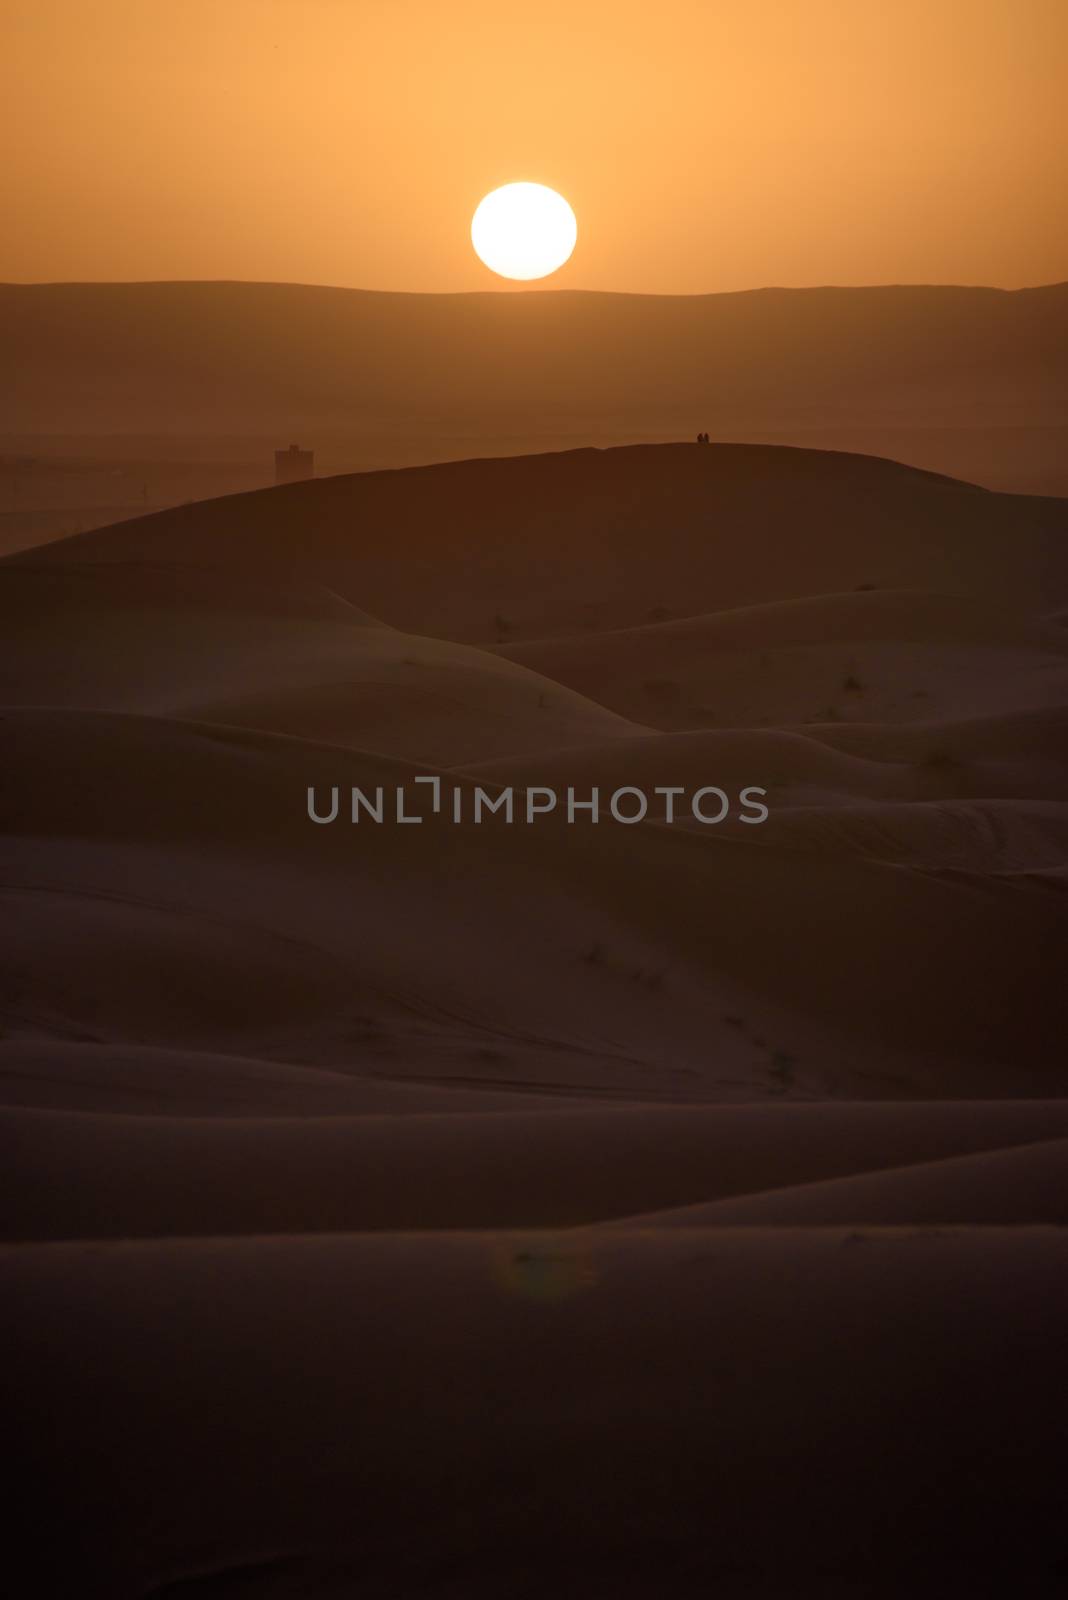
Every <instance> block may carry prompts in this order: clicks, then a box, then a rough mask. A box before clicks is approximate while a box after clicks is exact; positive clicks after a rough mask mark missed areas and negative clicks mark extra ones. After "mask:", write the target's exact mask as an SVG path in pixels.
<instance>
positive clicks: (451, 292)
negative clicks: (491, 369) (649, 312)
mask: <svg viewBox="0 0 1068 1600" xmlns="http://www.w3.org/2000/svg"><path fill="white" fill-rule="evenodd" d="M180 286H184V287H190V288H205V289H206V288H256V289H314V290H321V291H323V292H326V293H330V294H359V295H376V296H377V295H381V296H389V297H390V298H392V299H404V300H490V299H492V300H506V299H513V298H514V297H515V296H517V295H519V296H538V297H547V296H549V295H553V296H557V297H562V296H565V295H571V296H580V295H581V296H586V297H589V298H596V299H599V300H728V299H739V298H741V297H742V296H746V295H762V294H789V295H807V294H827V293H836V294H877V293H887V292H890V291H901V290H921V289H923V290H943V291H947V292H948V291H953V292H957V293H961V294H996V295H1017V294H1040V293H1043V292H1046V291H1049V290H1054V289H1065V290H1068V276H1065V277H1064V278H1055V279H1051V280H1049V281H1046V282H1042V283H1025V284H1016V285H1011V286H1010V285H1005V284H996V283H982V282H976V283H962V282H960V281H958V280H946V281H938V280H934V279H917V280H915V281H902V280H879V281H877V282H872V283H809V284H790V283H762V284H751V285H749V286H748V287H747V288H744V289H703V290H697V291H691V292H688V293H672V292H671V291H669V290H649V289H584V288H580V287H575V288H571V287H569V288H562V287H561V288H557V287H552V288H548V287H545V286H544V284H543V282H542V283H539V284H538V285H537V286H534V285H530V286H527V285H522V284H516V286H515V287H512V288H504V289H497V288H492V289H380V288H373V287H367V286H365V285H362V284H344V283H318V282H315V281H312V280H304V279H300V278H229V277H227V278H211V277H205V278H199V277H198V278H193V277H179V278H0V289H120V288H121V289H150V288H177V287H180Z"/></svg>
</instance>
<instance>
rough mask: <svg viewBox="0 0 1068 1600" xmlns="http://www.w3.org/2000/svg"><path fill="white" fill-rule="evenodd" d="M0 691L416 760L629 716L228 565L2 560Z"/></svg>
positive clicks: (591, 731)
mask: <svg viewBox="0 0 1068 1600" xmlns="http://www.w3.org/2000/svg"><path fill="white" fill-rule="evenodd" d="M0 613H2V615H3V618H4V627H5V639H4V644H3V648H2V650H0V698H2V699H5V700H7V701H9V702H14V703H18V700H19V699H20V698H21V697H22V695H23V693H24V690H23V687H22V686H23V685H25V684H27V683H32V685H33V689H32V694H31V700H32V702H33V703H36V704H42V705H53V706H77V707H82V708H85V709H88V710H109V711H119V710H127V711H134V712H143V713H149V714H153V715H156V716H163V717H186V718H190V719H193V720H196V721H210V722H220V723H227V724H230V725H233V726H237V727H249V728H263V729H267V730H269V731H272V732H279V733H295V734H298V735H300V736H302V737H305V738H315V739H324V740H329V741H331V742H336V743H345V744H355V745H357V746H359V747H360V748H364V749H371V750H377V751H382V752H384V753H388V754H391V755H400V756H403V757H407V758H409V759H411V760H414V761H424V762H431V763H434V764H437V765H445V766H447V765H450V764H452V763H453V762H455V761H458V760H462V759H464V758H465V757H467V758H469V759H478V758H479V757H483V756H486V755H488V754H499V755H506V754H516V753H519V752H521V751H530V750H540V749H552V748H556V747H558V746H560V745H567V744H574V743H584V742H587V741H589V740H591V739H598V738H602V739H603V738H612V737H618V736H620V735H622V734H626V733H630V732H632V731H633V729H632V728H631V726H630V724H629V723H627V722H626V721H625V720H624V719H622V718H620V717H618V716H616V715H615V713H613V712H611V711H608V710H606V709H604V708H603V707H601V706H598V705H594V704H592V703H591V702H590V701H588V700H587V699H585V698H584V697H583V696H581V695H578V694H575V693H574V691H573V690H570V689H567V688H565V687H563V686H562V685H560V684H557V683H554V682H551V681H550V680H548V679H546V678H544V677H542V676H540V675H538V674H536V673H533V672H531V671H529V670H528V669H527V668H525V667H522V666H517V665H515V664H513V663H511V662H507V661H502V660H501V659H499V658H498V657H497V656H495V655H492V654H490V653H488V652H486V651H480V650H473V649H471V648H469V647H465V646H463V645H458V644H452V643H449V642H447V641H442V640H436V639H427V638H423V637H417V636H415V635H412V634H405V633H400V632H398V631H397V630H395V629H393V628H388V627H384V626H381V625H378V624H377V623H376V621H375V619H374V618H372V617H370V616H368V615H367V614H366V613H363V612H360V611H358V610H356V609H355V608H354V607H349V606H348V605H347V603H346V602H344V601H342V600H340V599H339V598H338V597H336V596H334V595H332V594H330V593H329V592H328V591H326V590H322V589H316V588H314V587H312V586H304V587H302V586H300V585H299V584H298V585H297V586H295V587H294V588H293V589H292V590H291V589H290V588H289V587H288V586H286V585H284V584H282V583H281V582H277V581H276V582H275V583H273V584H272V583H270V582H268V581H267V580H264V579H260V580H259V581H257V582H253V583H252V584H250V585H247V586H246V584H245V580H244V576H243V575H242V574H240V573H238V572H236V571H233V570H230V571H228V572H227V573H225V574H224V575H222V577H221V579H220V581H219V583H218V585H217V586H216V583H215V575H213V574H212V573H210V572H205V571H195V570H193V569H188V568H185V569H172V568H144V567H137V566H133V567H129V566H127V565H125V564H123V565H121V566H108V567H97V568H93V567H88V568H85V567H78V568H76V569H74V570H73V571H70V572H68V571H67V569H66V568H65V567H56V568H53V569H51V570H49V569H42V568H16V567H3V566H0Z"/></svg>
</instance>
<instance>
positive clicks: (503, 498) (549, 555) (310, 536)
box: [8, 445, 1068, 642]
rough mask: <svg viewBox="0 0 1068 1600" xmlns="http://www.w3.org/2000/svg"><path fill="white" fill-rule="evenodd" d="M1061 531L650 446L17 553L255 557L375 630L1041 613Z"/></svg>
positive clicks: (723, 452)
mask: <svg viewBox="0 0 1068 1600" xmlns="http://www.w3.org/2000/svg"><path fill="white" fill-rule="evenodd" d="M1066 530H1068V506H1066V504H1065V502H1063V501H1058V500H1042V499H1036V498H1027V497H1021V496H1012V495H999V494H992V493H988V492H986V491H984V490H980V489H976V488H975V487H973V486H972V485H970V484H964V483H960V482H957V481H955V480H953V479H948V478H941V477H937V476H934V475H932V474H929V473H923V472H919V471H916V470H914V469H911V468H907V467H902V466H899V465H897V464H896V463H894V462H890V461H885V460H880V459H878V458H875V457H870V456H853V455H840V454H834V453H831V452H821V451H813V450H797V449H775V448H771V447H767V446H758V445H717V446H715V447H709V448H699V447H698V446H696V445H657V446H632V447H628V448H620V449H613V450H575V451H569V452H564V453H561V454H556V455H542V456H525V457H524V456H521V457H514V458H511V459H503V460H483V461H464V462H453V463H447V464H444V465H439V466H430V467H420V468H411V469H407V470H405V471H400V472H370V473H360V474H356V475H353V476H348V477H338V478H328V479H322V480H319V481H316V482H311V483H302V484H294V485H290V486H288V487H284V488H280V489H270V490H263V491H258V492H256V493H252V494H246V495H237V496H232V497H230V498H227V499H222V500H214V501H203V502H201V503H199V504H197V505H191V506H182V507H177V508H175V509H173V510H170V511H163V512H159V513H157V514H156V515H154V516H150V517H141V518H135V519H132V520H130V521H128V522H124V523H121V524H116V525H115V526H113V527H111V528H104V529H98V530H94V531H93V532H90V533H86V534H81V535H78V536H77V537H76V538H73V539H68V540H63V541H60V542H59V543H58V544H55V545H51V546H48V547H47V549H46V550H43V551H41V550H39V551H35V552H33V555H32V560H33V562H34V563H35V564H37V563H40V562H42V561H44V560H48V561H68V560H73V561H77V562H82V563H85V562H88V563H96V562H115V561H131V560H132V561H138V562H150V563H155V562H164V563H166V562H174V561H183V562H193V563H206V564H209V565H212V564H220V565H229V566H236V567H238V568H241V569H243V570H255V571H256V572H262V571H266V570H268V569H269V568H271V567H276V568H280V569H282V570H283V571H284V572H286V573H297V574H299V575H300V576H301V577H302V579H303V580H304V581H306V582H320V583H323V584H325V585H327V586H328V587H329V588H330V589H332V590H334V591H335V592H336V593H338V594H341V595H343V596H344V597H345V598H347V599H350V600H352V602H353V603H354V604H355V605H357V606H360V607H363V608H366V610H368V611H370V612H371V613H372V614H373V615H374V616H376V617H380V618H382V619H383V620H384V621H386V622H389V623H391V624H393V625H395V626H397V627H400V628H405V629H408V630H410V631H414V632H425V633H433V634H436V635H438V636H439V637H447V638H454V639H465V640H473V641H476V642H477V641H493V640H496V641H500V640H501V639H502V638H508V639H513V638H522V637H539V636H543V635H549V634H567V633H571V632H574V631H576V630H580V629H583V628H586V629H602V628H618V627H624V626H634V625H636V624H641V623H645V622H647V621H649V620H651V618H654V619H655V617H656V616H659V615H661V614H662V613H663V612H664V611H667V612H668V613H669V614H674V615H693V614H695V613H701V612H709V611H715V610H722V609H724V608H726V607H730V606H739V605H753V604H756V603H759V602H767V601H780V600H793V599H797V598H800V597H802V596H812V595H822V594H827V593H836V592H841V591H848V590H855V589H858V588H859V587H860V586H861V585H865V584H874V585H877V586H878V587H879V588H889V589H919V590H926V591H931V590H933V591H939V592H949V593H962V594H967V595H976V596H987V597H997V598H999V599H1000V600H1002V601H1004V602H1005V603H1017V604H1019V605H1020V606H1022V607H1024V608H1026V609H1031V610H1035V609H1039V610H1045V611H1051V610H1055V609H1057V607H1058V606H1060V605H1062V604H1063V603H1064V599H1065V597H1066V595H1068V541H1066V537H1065V534H1066ZM8 560H9V561H11V562H15V563H17V562H19V560H20V558H19V557H18V556H14V557H9V558H8ZM461 572H462V579H460V574H461ZM458 579H459V580H460V581H457V580H458Z"/></svg>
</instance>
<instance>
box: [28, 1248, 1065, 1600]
mask: <svg viewBox="0 0 1068 1600" xmlns="http://www.w3.org/2000/svg"><path fill="white" fill-rule="evenodd" d="M1065 1252H1066V1241H1065V1238H1064V1234H1063V1230H1058V1229H1051V1228H1037V1229H1026V1228H1025V1229H1021V1228H1013V1229H1005V1230H998V1229H968V1230H963V1231H956V1230H950V1231H948V1232H943V1231H939V1230H934V1229H924V1230H916V1229H905V1230H885V1231H880V1230H874V1231H871V1232H863V1233H861V1235H860V1236H859V1238H857V1237H856V1233H855V1230H842V1229H807V1230H797V1229H785V1230H778V1231H776V1230H773V1229H769V1230H762V1229H753V1228H744V1229H716V1230H712V1231H707V1230H705V1231H702V1230H698V1231H696V1232H691V1231H687V1230H676V1231H668V1230H657V1231H656V1233H655V1234H644V1235H640V1236H638V1237H635V1236H633V1235H626V1234H624V1235H621V1236H616V1235H615V1234H612V1233H609V1232H608V1231H602V1232H600V1233H597V1234H595V1233H594V1232H592V1231H591V1232H588V1233H584V1234H583V1235H582V1236H581V1238H579V1237H578V1236H571V1237H569V1238H560V1237H559V1236H556V1237H555V1238H554V1237H553V1236H549V1237H546V1236H545V1235H544V1234H542V1235H530V1234H523V1233H520V1234H516V1233H511V1234H509V1233H503V1234H486V1235H477V1236H470V1235H469V1236H466V1237H465V1236H458V1235H453V1236H447V1235H440V1234H438V1235H434V1236H432V1237H426V1236H401V1237H398V1236H395V1235H391V1236H388V1237H380V1238H377V1239H376V1238H369V1237H366V1236H364V1237H352V1236H349V1237H336V1238H322V1237H318V1238H316V1237H310V1238H303V1239H277V1238H275V1239H247V1240H240V1241H234V1240H218V1241H205V1240H202V1241H175V1242H159V1241H153V1242H147V1243H143V1244H141V1243H136V1242H127V1243H121V1244H110V1245H101V1244H90V1245H78V1244H74V1245H69V1244H60V1245H50V1246H44V1247H33V1246H31V1247H25V1246H21V1247H19V1248H17V1249H13V1250H8V1251H5V1252H3V1255H2V1257H0V1275H2V1279H3V1288H4V1295H5V1303H6V1304H8V1305H9V1306H13V1307H15V1308H16V1314H15V1316H14V1318H11V1317H9V1318H8V1319H6V1320H5V1325H4V1330H3V1333H2V1335H0V1345H2V1355H3V1360H4V1366H5V1371H6V1372H7V1373H8V1375H9V1378H10V1379H11V1381H12V1383H13V1386H14V1389H15V1392H16V1393H17V1395H18V1397H19V1404H18V1413H17V1424H16V1431H15V1433H14V1435H13V1438H12V1443H13V1444H14V1445H15V1446H16V1448H18V1449H19V1451H20V1454H21V1456H22V1459H23V1461H24V1464H25V1470H24V1474H23V1477H22V1479H21V1480H20V1481H21V1482H23V1483H25V1482H27V1481H30V1482H32V1481H34V1479H35V1477H36V1476H37V1475H38V1474H41V1473H43V1474H46V1479H45V1481H46V1482H47V1483H48V1485H49V1488H50V1492H51V1496H52V1503H53V1504H55V1505H57V1506H62V1507H63V1508H64V1517H63V1530H64V1537H63V1538H62V1539H50V1540H45V1541H42V1540H41V1537H40V1531H39V1524H38V1523H36V1522H34V1521H31V1520H30V1519H29V1518H28V1517H27V1518H16V1519H15V1521H14V1525H13V1538H12V1541H11V1543H10V1544H9V1556H10V1558H11V1559H12V1560H17V1559H18V1558H19V1557H20V1556H22V1555H27V1556H31V1555H32V1559H33V1566H34V1571H35V1573H36V1574H37V1575H38V1577H39V1579H40V1581H41V1583H42V1585H48V1586H50V1587H51V1588H52V1589H53V1590H55V1591H58V1592H70V1590H71V1586H72V1584H73V1585H75V1586H77V1585H78V1584H80V1583H81V1582H82V1581H83V1580H84V1578H85V1576H86V1575H91V1581H93V1580H95V1581H96V1583H97V1585H98V1589H99V1591H100V1592H101V1593H104V1592H106V1593H107V1594H108V1595H109V1596H110V1597H112V1600H127V1597H130V1600H133V1597H135V1596H141V1595H144V1594H146V1593H157V1592H158V1593H161V1594H165V1593H167V1592H168V1591H167V1587H166V1586H167V1585H168V1584H173V1585H174V1588H173V1590H172V1591H171V1592H173V1593H176V1594H180V1593H182V1592H183V1590H184V1592H187V1593H192V1594H198V1593H203V1594H206V1595H208V1594H221V1593H225V1590H226V1588H227V1587H231V1588H232V1587H234V1586H237V1585H239V1584H243V1585H244V1586H246V1587H248V1588H249V1589H250V1590H251V1592H252V1593H257V1592H261V1593H266V1594H275V1595H286V1596H290V1595H297V1594H305V1595H307V1594H309V1593H311V1594H317V1595H328V1596H334V1597H335V1600H338V1597H340V1596H342V1595H346V1594H352V1593H353V1592H354V1590H358V1592H360V1593H361V1594H365V1595H370V1596H373V1597H376V1600H385V1597H386V1596H396V1595H397V1594H398V1593H401V1594H412V1593H418V1592H419V1591H420V1590H423V1591H426V1590H428V1589H429V1590H430V1592H433V1590H434V1589H435V1588H439V1589H441V1588H444V1592H448V1588H449V1587H451V1588H452V1589H453V1590H454V1592H457V1593H460V1594H475V1595H478V1596H484V1597H485V1600H489V1597H490V1596H499V1595H500V1594H501V1593H503V1592H509V1593H515V1592H516V1583H517V1578H518V1580H519V1581H520V1582H521V1583H522V1585H523V1586H524V1587H523V1589H522V1590H521V1591H520V1592H527V1593H531V1594H546V1593H553V1594H564V1595H566V1596H568V1597H569V1600H579V1597H580V1596H581V1595H583V1594H586V1593H589V1592H590V1586H591V1583H594V1582H595V1581H596V1583H597V1584H600V1583H604V1582H605V1581H606V1580H607V1582H608V1585H609V1587H610V1588H611V1590H612V1591H613V1592H615V1593H620V1594H626V1595H640V1596H642V1597H644V1600H652V1597H654V1596H657V1597H658V1596H661V1595H663V1594H664V1593H665V1588H668V1589H669V1590H670V1592H672V1593H674V1594H679V1595H685V1596H693V1597H694V1600H696V1597H697V1596H700V1595H707V1594H708V1593H710V1592H716V1593H719V1592H726V1593H728V1594H730V1593H732V1592H733V1593H734V1594H737V1595H739V1596H740V1595H743V1594H753V1593H776V1592H778V1593H783V1592H787V1593H794V1594H796V1593H798V1592H799V1591H800V1592H805V1590H806V1589H809V1590H810V1591H811V1592H817V1593H828V1592H830V1593H832V1594H834V1593H841V1594H843V1595H845V1594H848V1593H850V1591H851V1590H852V1592H853V1593H856V1592H858V1590H859V1591H861V1592H864V1593H865V1594H876V1595H885V1596H887V1597H889V1596H897V1595H900V1594H901V1593H902V1592H909V1593H913V1594H915V1593H925V1594H932V1595H933V1594H937V1593H939V1592H941V1593H946V1592H947V1591H949V1590H951V1589H953V1588H954V1587H955V1586H958V1585H959V1584H961V1583H963V1584H964V1585H965V1586H967V1587H969V1588H971V1587H973V1586H977V1585H979V1583H980V1579H981V1581H982V1582H985V1583H988V1584H990V1585H991V1586H994V1585H1000V1586H1002V1587H1005V1586H1007V1587H1009V1588H1016V1587H1017V1586H1020V1587H1022V1588H1023V1589H1024V1590H1025V1591H1026V1590H1027V1589H1028V1587H1029V1586H1030V1584H1031V1582H1032V1580H1035V1581H1040V1580H1042V1579H1043V1578H1045V1579H1046V1581H1047V1582H1053V1581H1054V1576H1055V1573H1056V1568H1057V1564H1058V1563H1059V1562H1060V1561H1061V1559H1062V1556H1063V1549H1064V1524H1063V1494H1062V1483H1061V1467H1062V1454H1063V1426H1062V1424H1063V1418H1062V1414H1061V1407H1060V1406H1059V1404H1058V1403H1057V1397H1058V1395H1059V1394H1060V1392H1061V1389H1062V1369H1063V1351H1064V1342H1065V1339H1066V1338H1068V1321H1066V1307H1065V1299H1064V1295H1063V1281H1064V1273H1065V1269H1066V1265H1068V1262H1066V1255H1065ZM624 1397H625V1398H624ZM475 1507H477V1508H478V1515H477V1517H472V1508H475ZM769 1528H772V1529H774V1538H769V1537H768V1529H769ZM413 1529H417V1530H418V1537H413ZM31 1530H32V1531H31ZM120 1534H121V1536H119V1535H120ZM180 1580H184V1582H180ZM836 1584H837V1585H840V1586H841V1588H840V1589H838V1590H836V1589H835V1587H834V1585H836ZM724 1586H727V1587H724ZM1032 1592H1045V1591H1042V1590H1032Z"/></svg>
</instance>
